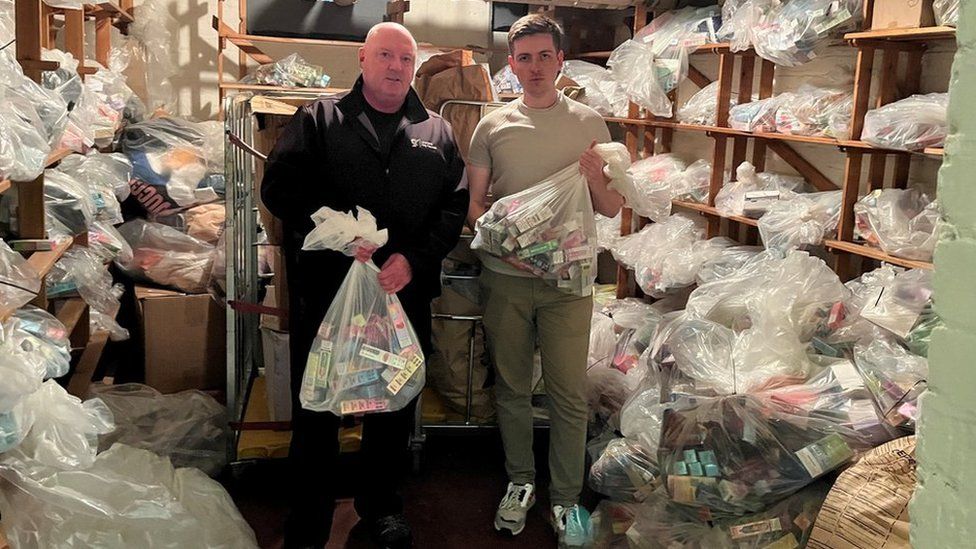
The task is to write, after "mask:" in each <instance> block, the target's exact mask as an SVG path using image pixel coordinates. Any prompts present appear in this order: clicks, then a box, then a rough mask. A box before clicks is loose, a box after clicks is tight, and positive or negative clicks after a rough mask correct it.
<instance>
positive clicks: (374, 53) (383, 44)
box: [359, 28, 417, 103]
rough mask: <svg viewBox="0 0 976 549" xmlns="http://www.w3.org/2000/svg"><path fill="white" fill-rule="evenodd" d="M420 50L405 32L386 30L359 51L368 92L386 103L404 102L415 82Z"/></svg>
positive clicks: (368, 41) (371, 37)
mask: <svg viewBox="0 0 976 549" xmlns="http://www.w3.org/2000/svg"><path fill="white" fill-rule="evenodd" d="M416 58H417V49H416V45H415V44H414V41H413V39H412V38H411V37H410V35H409V34H408V33H407V32H406V31H405V30H404V29H397V28H384V29H380V30H378V31H377V32H376V33H375V34H374V35H373V36H370V37H369V38H368V39H367V40H366V44H365V45H364V46H363V47H362V49H361V50H360V52H359V66H360V68H361V69H362V71H363V86H364V87H365V88H366V93H367V94H368V95H372V96H374V97H376V98H378V99H381V100H383V101H384V102H387V103H393V102H402V101H403V100H404V99H405V98H406V96H407V92H408V91H409V90H410V83H411V82H413V73H414V68H415V67H414V63H415V62H416Z"/></svg>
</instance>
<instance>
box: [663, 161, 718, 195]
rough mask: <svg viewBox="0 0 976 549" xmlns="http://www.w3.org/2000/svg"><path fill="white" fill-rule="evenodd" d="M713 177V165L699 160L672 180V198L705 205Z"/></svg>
mask: <svg viewBox="0 0 976 549" xmlns="http://www.w3.org/2000/svg"><path fill="white" fill-rule="evenodd" d="M711 177H712V163H711V162H709V161H708V160H704V159H699V160H695V161H694V162H692V163H691V164H690V165H689V166H688V167H687V168H685V170H684V171H683V172H681V173H680V174H678V175H676V176H675V177H673V178H671V198H672V199H674V200H685V201H690V202H698V203H700V204H704V203H705V202H706V201H707V200H708V187H709V182H710V180H711Z"/></svg>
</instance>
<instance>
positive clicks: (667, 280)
mask: <svg viewBox="0 0 976 549" xmlns="http://www.w3.org/2000/svg"><path fill="white" fill-rule="evenodd" d="M733 245H735V241H734V240H731V239H728V238H726V237H724V236H719V237H715V238H710V239H708V240H698V241H696V242H692V243H691V246H688V247H687V248H679V249H675V250H672V253H670V254H668V256H667V257H665V258H664V262H663V263H662V264H661V280H660V282H659V283H658V285H659V286H661V287H664V288H683V287H686V286H690V285H692V284H694V283H695V281H696V280H697V279H698V272H699V271H700V270H701V268H702V265H704V264H705V262H706V261H710V260H712V259H715V258H716V257H719V256H720V255H721V254H722V251H723V250H725V249H726V248H728V247H730V246H733Z"/></svg>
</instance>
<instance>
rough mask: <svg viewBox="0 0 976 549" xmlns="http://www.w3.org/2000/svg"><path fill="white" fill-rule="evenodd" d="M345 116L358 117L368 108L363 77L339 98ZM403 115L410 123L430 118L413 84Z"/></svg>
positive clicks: (408, 93) (340, 107)
mask: <svg viewBox="0 0 976 549" xmlns="http://www.w3.org/2000/svg"><path fill="white" fill-rule="evenodd" d="M336 106H337V107H339V110H341V111H342V112H343V114H344V115H345V116H348V117H349V118H357V117H358V116H359V115H360V114H361V113H363V111H364V110H365V108H366V96H364V95H363V77H362V75H360V76H359V78H357V79H356V84H355V85H354V86H353V87H352V90H350V91H349V93H347V94H346V96H345V97H343V98H342V99H340V100H339V102H338V103H337V105H336ZM403 116H404V118H406V119H407V121H409V123H410V124H418V123H420V122H423V121H424V120H427V119H428V118H430V115H428V114H427V109H426V108H425V107H424V104H423V103H422V102H421V101H420V96H419V95H417V92H416V91H414V89H413V86H411V87H410V90H409V91H407V98H406V100H405V101H404V107H403Z"/></svg>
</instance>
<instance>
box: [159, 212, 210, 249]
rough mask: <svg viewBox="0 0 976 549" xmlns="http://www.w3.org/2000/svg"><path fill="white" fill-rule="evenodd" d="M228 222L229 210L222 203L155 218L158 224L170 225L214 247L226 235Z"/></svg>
mask: <svg viewBox="0 0 976 549" xmlns="http://www.w3.org/2000/svg"><path fill="white" fill-rule="evenodd" d="M226 220H227V209H226V206H224V204H223V203H220V202H213V203H210V204H200V205H199V206H193V207H192V208H188V209H186V210H184V211H182V212H180V213H176V214H172V215H166V216H157V217H156V218H155V222H156V223H162V224H163V225H169V226H170V227H173V228H174V229H177V230H178V231H180V232H183V233H186V234H188V235H190V236H192V237H194V238H198V239H200V240H202V241H204V242H207V243H209V244H214V245H216V244H217V242H218V241H219V240H220V236H221V235H222V234H223V233H224V225H225V223H226Z"/></svg>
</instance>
